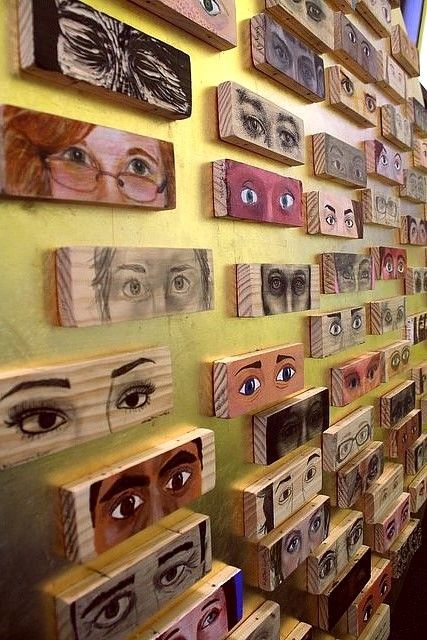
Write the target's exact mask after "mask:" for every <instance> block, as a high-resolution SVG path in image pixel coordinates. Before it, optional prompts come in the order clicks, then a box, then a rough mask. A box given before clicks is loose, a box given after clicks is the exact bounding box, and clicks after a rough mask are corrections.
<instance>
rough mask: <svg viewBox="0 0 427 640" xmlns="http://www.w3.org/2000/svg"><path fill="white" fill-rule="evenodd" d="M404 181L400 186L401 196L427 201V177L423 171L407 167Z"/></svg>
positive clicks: (413, 200) (417, 200)
mask: <svg viewBox="0 0 427 640" xmlns="http://www.w3.org/2000/svg"><path fill="white" fill-rule="evenodd" d="M403 181H404V184H403V186H402V187H400V188H399V194H400V197H401V198H407V199H408V200H412V202H421V203H427V178H426V176H425V175H424V174H423V173H421V172H420V171H416V170H415V169H405V170H404V171H403Z"/></svg>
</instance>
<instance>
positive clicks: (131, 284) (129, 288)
mask: <svg viewBox="0 0 427 640" xmlns="http://www.w3.org/2000/svg"><path fill="white" fill-rule="evenodd" d="M122 291H123V293H124V294H125V296H126V297H128V298H136V297H138V296H140V295H141V294H142V292H143V286H142V283H141V282H140V281H139V280H137V279H136V278H131V280H127V281H126V282H125V283H124V285H123V287H122Z"/></svg>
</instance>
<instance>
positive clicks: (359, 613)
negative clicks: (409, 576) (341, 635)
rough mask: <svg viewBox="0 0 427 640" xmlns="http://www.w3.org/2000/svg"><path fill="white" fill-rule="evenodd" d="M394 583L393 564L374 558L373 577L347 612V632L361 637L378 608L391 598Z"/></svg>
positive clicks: (383, 559)
mask: <svg viewBox="0 0 427 640" xmlns="http://www.w3.org/2000/svg"><path fill="white" fill-rule="evenodd" d="M391 582H392V567H391V562H390V560H388V559H387V558H380V557H378V556H372V567H371V577H370V579H369V582H367V583H366V585H365V586H364V587H363V589H362V591H361V592H360V593H359V595H358V596H357V598H356V599H355V600H354V602H353V603H352V604H351V605H350V607H349V609H348V612H347V630H348V632H349V633H350V634H351V635H353V636H356V637H358V636H360V634H361V633H362V632H363V631H364V630H365V629H366V627H367V625H368V623H369V622H370V620H371V619H372V616H373V615H374V613H375V612H376V611H377V610H378V607H379V606H380V605H381V604H382V603H383V602H384V601H385V600H386V599H387V598H388V597H389V595H390V591H391Z"/></svg>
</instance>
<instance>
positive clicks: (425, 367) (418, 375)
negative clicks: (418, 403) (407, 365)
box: [411, 360, 427, 395]
mask: <svg viewBox="0 0 427 640" xmlns="http://www.w3.org/2000/svg"><path fill="white" fill-rule="evenodd" d="M411 378H412V380H415V393H416V394H418V395H420V394H421V393H425V392H426V391H427V360H426V361H425V362H422V363H421V364H417V365H416V366H415V367H414V368H413V369H411Z"/></svg>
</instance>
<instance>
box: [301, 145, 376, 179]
mask: <svg viewBox="0 0 427 640" xmlns="http://www.w3.org/2000/svg"><path fill="white" fill-rule="evenodd" d="M312 153H313V169H314V175H315V176H318V177H320V178H327V179H329V180H334V181H335V182H338V183H339V184H345V185H350V186H353V187H366V162H365V155H364V153H363V151H360V150H359V149H357V148H356V147H353V146H351V145H350V144H347V142H343V141H342V140H339V139H338V138H335V137H334V136H331V135H330V134H329V133H315V134H314V135H313V136H312Z"/></svg>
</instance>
